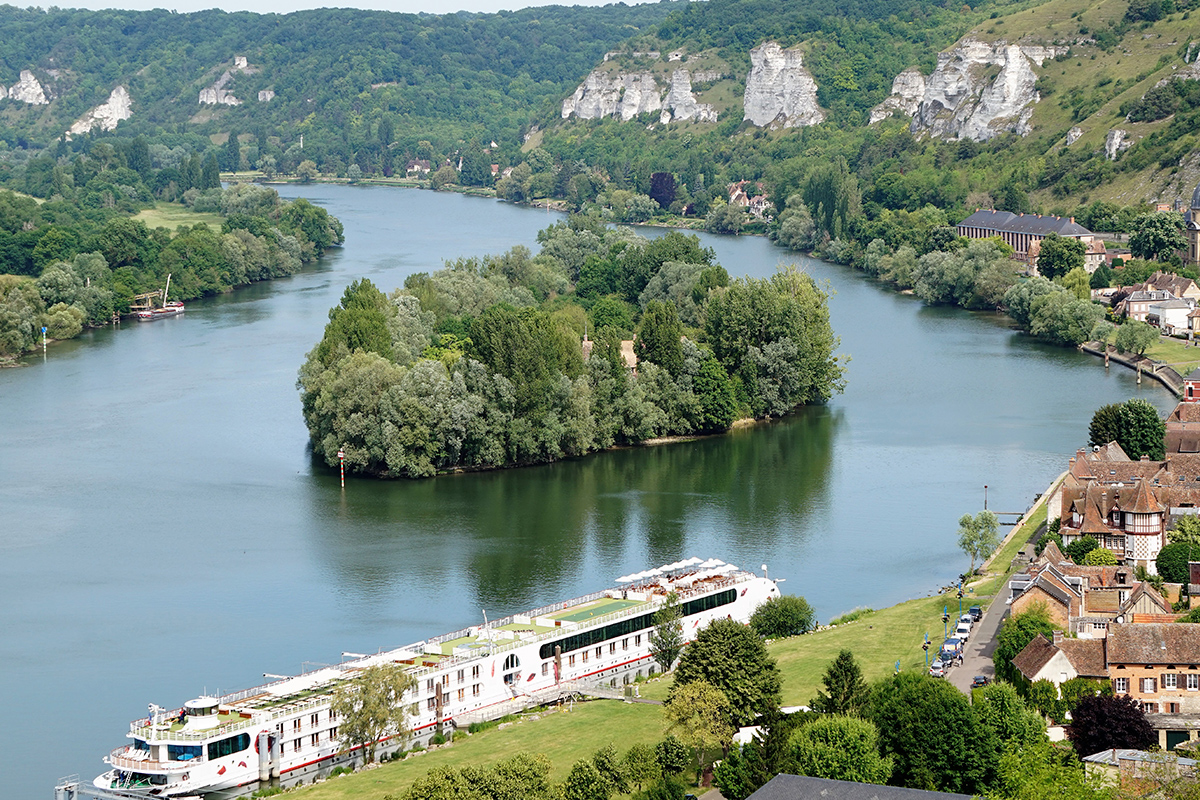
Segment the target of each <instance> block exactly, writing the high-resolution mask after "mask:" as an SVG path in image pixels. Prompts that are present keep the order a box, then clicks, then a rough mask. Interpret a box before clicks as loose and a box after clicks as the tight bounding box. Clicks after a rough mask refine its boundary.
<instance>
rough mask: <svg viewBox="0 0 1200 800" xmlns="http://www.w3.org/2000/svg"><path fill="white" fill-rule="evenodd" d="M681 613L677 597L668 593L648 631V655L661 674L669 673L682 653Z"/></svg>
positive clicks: (673, 593)
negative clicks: (652, 625)
mask: <svg viewBox="0 0 1200 800" xmlns="http://www.w3.org/2000/svg"><path fill="white" fill-rule="evenodd" d="M682 617H683V613H682V612H681V611H680V610H679V595H677V594H676V593H675V592H670V593H669V594H668V595H667V601H666V602H665V603H663V606H662V608H660V609H659V610H658V611H656V612H655V613H654V627H653V628H652V629H651V630H650V634H649V638H650V655H652V656H654V661H655V662H656V663H657V664H658V666H659V669H661V670H662V671H663V672H669V671H670V670H671V666H672V665H673V664H674V663H675V659H677V658H679V654H680V653H681V652H682V651H683V623H682V622H680V620H681V619H682Z"/></svg>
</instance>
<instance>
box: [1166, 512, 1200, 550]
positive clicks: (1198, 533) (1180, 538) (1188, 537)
mask: <svg viewBox="0 0 1200 800" xmlns="http://www.w3.org/2000/svg"><path fill="white" fill-rule="evenodd" d="M1167 541H1169V542H1191V543H1193V544H1200V517H1198V516H1196V515H1194V514H1185V515H1182V516H1179V517H1176V518H1175V527H1174V528H1172V529H1171V530H1169V531H1167Z"/></svg>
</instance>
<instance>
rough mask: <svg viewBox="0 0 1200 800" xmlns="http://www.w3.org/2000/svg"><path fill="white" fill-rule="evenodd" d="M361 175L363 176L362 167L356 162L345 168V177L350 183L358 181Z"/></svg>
mask: <svg viewBox="0 0 1200 800" xmlns="http://www.w3.org/2000/svg"><path fill="white" fill-rule="evenodd" d="M362 176H363V171H362V167H360V166H359V165H358V164H351V165H350V167H349V168H348V169H347V170H346V179H347V180H348V181H349V182H350V183H358V182H359V181H361V180H362Z"/></svg>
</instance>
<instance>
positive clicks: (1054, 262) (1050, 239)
mask: <svg viewBox="0 0 1200 800" xmlns="http://www.w3.org/2000/svg"><path fill="white" fill-rule="evenodd" d="M1086 255H1087V245H1085V244H1084V243H1083V242H1081V241H1079V240H1078V239H1073V238H1071V237H1070V236H1059V235H1058V234H1057V233H1054V232H1051V233H1050V234H1048V235H1047V236H1046V238H1045V239H1042V242H1041V249H1040V250H1039V251H1038V257H1037V271H1038V272H1039V273H1040V274H1042V275H1045V276H1046V277H1047V278H1049V279H1051V280H1054V279H1055V278H1060V277H1062V276H1064V275H1066V274H1067V273H1068V272H1070V271H1071V270H1073V269H1075V268H1076V267H1079V268H1082V267H1083V262H1084V256H1086Z"/></svg>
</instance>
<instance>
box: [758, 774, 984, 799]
mask: <svg viewBox="0 0 1200 800" xmlns="http://www.w3.org/2000/svg"><path fill="white" fill-rule="evenodd" d="M750 800H971V796H970V795H968V794H953V793H951V792H930V791H927V790H925V789H906V788H904V787H902V786H879V785H876V784H873V783H852V782H851V781H834V780H829V779H828V778H809V777H805V776H800V775H776V776H775V777H774V778H772V779H771V780H769V781H768V782H767V783H766V784H764V785H763V787H762V788H761V789H759V790H758V791H757V792H755V793H754V794H752V795H750Z"/></svg>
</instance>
